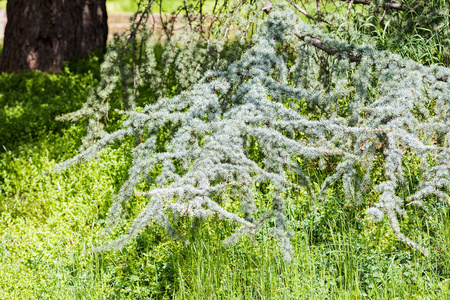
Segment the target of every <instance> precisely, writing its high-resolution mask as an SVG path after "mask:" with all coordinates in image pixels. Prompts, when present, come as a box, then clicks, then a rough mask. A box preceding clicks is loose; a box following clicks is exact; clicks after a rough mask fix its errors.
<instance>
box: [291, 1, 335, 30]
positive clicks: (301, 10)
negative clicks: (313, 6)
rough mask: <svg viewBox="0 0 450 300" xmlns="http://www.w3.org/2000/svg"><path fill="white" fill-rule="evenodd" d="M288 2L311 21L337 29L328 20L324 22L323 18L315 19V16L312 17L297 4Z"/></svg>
mask: <svg viewBox="0 0 450 300" xmlns="http://www.w3.org/2000/svg"><path fill="white" fill-rule="evenodd" d="M288 2H289V3H291V5H292V6H293V7H294V8H295V9H296V10H298V11H299V12H300V13H302V14H303V15H305V16H306V17H307V18H308V19H311V20H313V21H316V22H317V21H319V22H323V23H326V24H328V25H330V26H332V27H336V26H334V25H333V24H332V23H330V22H328V21H327V20H324V19H322V18H316V17H314V16H311V15H310V14H309V13H308V12H307V11H306V10H304V9H303V8H301V7H300V6H298V5H297V3H295V2H294V1H292V0H288Z"/></svg>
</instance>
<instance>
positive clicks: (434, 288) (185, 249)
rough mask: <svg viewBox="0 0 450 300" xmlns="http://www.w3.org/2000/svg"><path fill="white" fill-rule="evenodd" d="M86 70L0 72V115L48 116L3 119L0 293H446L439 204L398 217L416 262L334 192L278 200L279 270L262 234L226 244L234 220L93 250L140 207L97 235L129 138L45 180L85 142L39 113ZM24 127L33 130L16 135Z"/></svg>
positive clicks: (151, 233) (264, 189)
mask: <svg viewBox="0 0 450 300" xmlns="http://www.w3.org/2000/svg"><path fill="white" fill-rule="evenodd" d="M87 62H88V63H86V61H85V62H84V63H83V62H78V63H76V62H74V63H71V64H69V65H68V68H67V69H66V71H65V72H64V73H62V74H58V75H51V76H52V77H50V78H49V77H48V75H47V74H42V73H38V72H36V73H28V74H27V73H24V74H18V75H2V76H1V77H0V94H1V97H0V104H1V105H0V107H3V113H5V111H7V112H10V111H17V109H18V108H20V107H22V108H23V113H25V114H26V113H32V112H34V113H37V114H38V115H39V111H40V110H42V109H43V108H45V109H47V111H46V110H44V111H46V114H45V115H46V116H47V117H46V119H45V120H43V119H40V118H33V117H26V118H20V116H21V115H23V114H11V115H8V116H9V117H8V118H6V121H5V122H6V125H2V126H12V127H10V130H9V131H8V132H9V133H8V134H9V135H8V136H9V137H3V138H2V141H6V140H11V139H13V140H14V141H13V142H10V143H7V146H5V147H3V148H2V149H1V151H0V299H449V298H450V281H449V280H448V278H449V276H450V226H449V225H450V221H449V208H448V206H446V205H432V206H429V207H424V208H420V209H417V211H415V213H414V214H412V213H411V212H412V211H410V214H409V216H410V217H407V218H404V219H403V220H402V228H403V229H404V230H405V232H406V234H408V235H410V236H412V237H413V239H415V240H417V241H419V242H420V243H422V244H424V245H426V246H427V247H428V248H429V249H430V250H431V255H430V257H428V258H425V257H423V256H421V255H419V254H417V253H416V252H414V251H412V250H411V249H409V248H407V247H406V246H405V245H404V244H402V243H401V242H398V241H397V240H396V239H395V237H393V235H392V232H391V230H390V228H389V225H388V224H387V222H386V221H384V222H381V224H380V223H378V224H374V223H372V222H371V221H370V220H368V219H367V218H366V215H365V213H364V210H365V207H359V208H354V207H349V206H347V205H346V203H345V201H343V200H342V197H340V196H339V195H340V192H339V191H338V190H331V191H330V193H329V196H328V201H327V205H325V206H323V207H322V208H321V209H320V210H319V211H317V212H314V213H313V212H311V211H310V209H309V205H308V197H307V195H306V193H305V191H290V192H289V193H288V194H287V195H286V197H287V199H288V202H287V203H288V205H287V217H288V219H289V227H290V229H291V230H292V231H293V232H294V237H293V239H292V242H293V246H294V255H293V260H292V262H291V263H286V262H284V261H283V260H282V256H281V253H280V249H279V246H278V244H277V242H276V241H275V240H274V239H273V238H272V236H271V235H270V232H269V230H268V229H267V228H263V230H262V232H261V233H260V234H258V235H257V237H256V240H254V241H251V240H249V239H248V238H241V240H239V242H238V243H237V244H236V245H234V246H224V245H223V244H222V240H223V239H224V238H226V237H227V236H229V235H230V234H231V233H232V232H233V230H235V226H234V225H233V224H229V223H226V222H224V221H221V220H218V219H217V218H210V219H208V220H205V221H203V222H202V223H200V224H199V225H198V226H195V227H194V226H193V223H192V221H191V220H188V219H184V220H181V221H180V223H179V224H178V228H179V229H180V231H181V233H182V234H183V235H185V236H187V237H188V238H189V240H190V244H189V245H188V246H184V245H183V244H181V243H179V242H177V241H173V240H170V239H169V238H168V237H167V235H166V234H165V232H164V230H162V229H161V228H160V227H159V226H158V225H156V224H150V225H149V226H148V227H147V228H146V230H144V231H143V232H142V233H141V234H139V235H138V236H137V238H136V239H135V240H134V241H133V242H131V243H130V244H129V245H128V246H126V247H125V248H124V249H122V250H120V251H107V252H102V253H91V252H90V251H91V250H92V249H93V248H95V247H97V246H99V245H102V244H104V243H106V242H107V241H109V240H111V239H113V238H115V237H118V236H119V235H120V234H122V233H124V231H125V230H126V228H127V227H128V226H129V225H130V222H131V220H133V217H134V216H136V214H137V213H138V212H139V211H141V209H142V208H143V206H144V205H145V199H143V198H138V197H137V198H135V199H133V201H131V203H130V205H129V206H128V208H127V212H128V219H127V221H125V222H124V223H123V224H121V226H120V227H119V228H118V229H117V231H116V232H114V233H113V235H112V236H103V235H101V232H102V229H103V228H104V225H105V224H104V223H105V219H106V215H107V211H108V208H109V205H110V199H111V195H112V194H113V193H115V192H116V191H117V190H118V188H119V186H120V185H121V183H122V182H123V181H124V180H125V179H126V177H127V169H128V167H129V164H130V148H131V144H132V143H133V141H129V144H127V143H125V144H122V145H115V146H112V147H111V148H110V149H109V150H108V151H107V153H104V154H102V155H100V156H99V157H98V158H97V159H95V160H92V161H90V162H89V163H87V164H85V165H81V166H78V167H75V168H72V169H71V170H69V171H68V172H66V173H64V174H54V173H52V172H51V168H52V167H53V166H54V165H55V164H56V163H57V162H61V161H63V160H65V159H67V158H69V157H72V156H73V155H74V154H75V153H76V152H77V150H78V148H79V146H80V144H81V136H83V135H84V131H83V126H82V125H83V124H82V123H79V124H74V125H69V124H67V123H61V122H57V121H54V119H53V117H51V116H55V115H57V114H60V113H61V107H59V106H58V105H55V103H58V102H63V101H62V99H63V98H64V99H66V98H67V97H68V95H67V92H68V91H69V90H70V89H75V88H76V87H77V86H82V87H83V88H82V89H81V90H79V91H78V92H77V93H78V94H80V95H81V92H80V91H83V90H85V89H86V88H87V86H88V85H87V82H95V80H96V78H98V74H97V73H95V72H91V71H89V70H92V71H95V70H96V69H98V64H97V63H96V62H92V60H87ZM83 66H84V67H83ZM13 86H14V87H15V88H14V89H13V88H12V87H13ZM39 91H41V92H39ZM74 92H76V90H75V91H74ZM33 95H34V98H33V97H32V96H33ZM13 99H14V102H12V100H13ZM81 102H82V101H81V100H80V101H78V100H77V101H73V102H63V103H69V104H68V106H67V107H62V109H63V111H66V110H69V111H71V110H74V109H76V107H78V106H79V105H81ZM6 104H7V105H6ZM13 108H14V109H13ZM19 110H20V109H19ZM14 117H18V118H16V119H14ZM8 124H16V125H15V126H13V125H8ZM28 127H29V128H34V129H33V130H32V131H31V132H30V134H29V136H22V135H21V132H22V131H23V130H24V128H28ZM47 128H52V131H51V132H50V131H48V130H46V129H47ZM12 137H14V138H12ZM47 172H48V173H47ZM310 175H311V176H314V177H316V178H319V179H320V177H321V176H322V174H321V173H320V172H319V171H318V172H317V173H316V174H310ZM411 176H413V175H411ZM255 192H256V195H257V201H258V203H259V204H258V206H259V207H261V208H263V207H264V206H265V205H270V203H271V198H270V186H264V185H259V186H256V187H255ZM227 205H230V206H233V205H235V203H233V202H232V201H231V202H229V203H228V204H227ZM408 209H412V208H408ZM414 215H417V216H418V217H413V216H414Z"/></svg>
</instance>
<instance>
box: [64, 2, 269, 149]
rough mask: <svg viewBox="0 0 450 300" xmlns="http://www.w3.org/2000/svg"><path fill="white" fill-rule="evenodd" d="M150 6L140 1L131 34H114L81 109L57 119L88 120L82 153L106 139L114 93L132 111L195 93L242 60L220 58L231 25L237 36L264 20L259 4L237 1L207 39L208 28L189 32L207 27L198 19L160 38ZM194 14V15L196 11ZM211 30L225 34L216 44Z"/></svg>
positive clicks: (223, 9)
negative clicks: (208, 77) (212, 73)
mask: <svg viewBox="0 0 450 300" xmlns="http://www.w3.org/2000/svg"><path fill="white" fill-rule="evenodd" d="M146 2H147V1H139V3H138V5H139V9H138V12H137V13H136V14H135V15H134V16H133V18H132V19H131V20H130V22H131V25H130V29H129V30H128V31H127V32H124V33H121V34H115V35H114V39H113V40H112V41H111V42H110V43H109V44H108V50H107V52H106V54H105V57H104V62H103V63H102V65H101V68H100V74H101V77H100V82H99V84H98V85H97V86H96V87H95V88H94V89H92V90H91V91H90V94H89V96H88V98H87V100H86V102H85V103H84V105H83V107H81V108H80V109H79V110H77V111H74V112H72V113H68V114H65V115H62V116H60V117H58V118H57V119H59V120H66V121H72V122H73V121H77V120H80V119H83V118H84V119H85V120H86V128H87V136H85V138H84V139H83V146H82V149H85V148H87V147H89V146H90V145H92V144H93V143H94V142H96V141H97V140H98V139H101V138H103V137H105V136H107V135H108V133H107V132H106V131H105V130H104V127H105V124H107V123H108V119H109V114H110V113H111V107H110V99H111V97H112V96H113V93H114V92H115V91H119V92H120V94H121V97H122V99H121V101H120V104H121V106H122V109H123V110H124V111H134V110H135V109H136V107H137V105H139V104H142V103H149V102H154V101H156V100H158V99H160V98H161V97H164V96H168V95H171V96H172V95H176V94H179V93H180V92H181V91H183V90H187V89H189V88H191V87H192V86H193V85H194V84H195V83H196V82H198V80H200V79H201V78H202V77H203V75H204V73H205V72H206V71H207V70H221V69H224V68H226V66H227V65H228V64H229V60H230V59H235V58H236V57H237V56H238V55H240V51H235V53H234V55H232V53H229V52H230V51H228V53H225V54H224V53H222V52H223V50H224V43H225V41H226V38H227V33H228V32H229V30H228V29H229V28H230V26H233V28H234V30H235V31H236V34H238V35H239V34H241V31H243V29H241V27H242V28H247V29H248V25H249V24H254V23H255V22H256V21H257V20H258V19H259V18H261V15H262V12H261V11H260V9H258V6H257V4H253V5H251V4H244V5H238V4H237V3H235V2H236V1H231V3H230V7H236V6H238V7H239V8H240V13H236V11H235V10H231V11H227V10H226V8H227V4H228V2H230V1H225V2H224V3H223V5H222V6H221V7H220V9H218V10H219V11H220V12H221V15H218V16H216V18H215V23H218V24H220V26H214V27H213V26H212V25H213V24H210V25H211V28H210V32H209V35H210V36H209V37H206V36H205V32H204V29H202V30H201V31H200V32H199V30H198V28H197V29H196V30H189V29H190V28H191V27H192V26H194V25H195V26H203V27H204V26H205V25H204V24H203V23H207V22H205V21H203V23H202V22H198V20H197V21H195V20H194V21H192V22H193V23H194V24H189V25H190V26H188V24H184V25H185V26H184V28H183V30H181V31H180V32H177V33H175V32H174V31H173V30H169V32H166V33H161V32H158V33H157V32H155V28H154V27H155V26H154V25H155V24H153V26H151V25H152V23H151V22H148V21H149V18H150V8H151V5H150V6H147V5H148V4H149V3H146ZM148 2H151V3H153V2H154V1H148ZM200 2H201V1H199V3H200ZM239 2H240V1H238V3H239ZM241 4H242V3H241ZM197 5H198V4H197ZM255 5H256V9H255ZM244 12H245V13H244ZM191 13H195V10H194V11H192V12H191ZM150 19H153V20H154V18H150ZM185 22H186V20H185ZM215 23H214V24H215ZM203 27H202V28H203ZM216 27H217V28H216ZM211 29H214V31H215V35H220V34H223V32H225V35H224V36H223V38H214V39H213V38H211V36H212V33H211ZM161 35H162V36H161ZM138 37H139V38H138ZM161 40H163V41H164V44H165V46H164V48H163V52H162V54H161V56H162V57H161V61H162V62H163V64H162V65H158V63H157V58H156V54H155V52H154V48H155V44H156V43H158V42H161ZM237 50H239V49H237ZM174 83H176V84H174ZM143 86H145V89H146V90H151V91H152V94H153V99H142V96H141V95H140V92H141V88H142V87H143ZM171 89H172V90H171Z"/></svg>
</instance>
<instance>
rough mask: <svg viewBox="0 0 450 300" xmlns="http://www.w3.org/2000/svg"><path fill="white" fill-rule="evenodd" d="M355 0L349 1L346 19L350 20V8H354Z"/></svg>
mask: <svg viewBox="0 0 450 300" xmlns="http://www.w3.org/2000/svg"><path fill="white" fill-rule="evenodd" d="M353 1H354V0H350V1H349V2H348V8H347V14H346V15H345V19H346V20H348V16H349V14H350V9H351V8H352V4H353Z"/></svg>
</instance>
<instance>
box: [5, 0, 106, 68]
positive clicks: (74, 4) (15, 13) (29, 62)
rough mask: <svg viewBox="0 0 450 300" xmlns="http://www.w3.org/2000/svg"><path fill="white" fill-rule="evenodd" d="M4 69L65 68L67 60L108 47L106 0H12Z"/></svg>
mask: <svg viewBox="0 0 450 300" xmlns="http://www.w3.org/2000/svg"><path fill="white" fill-rule="evenodd" d="M6 13H7V17H8V22H7V24H6V29H5V38H4V47H3V53H2V56H1V59H0V71H1V72H17V71H22V70H41V71H44V72H51V71H54V72H58V71H61V69H62V65H63V62H64V61H65V60H68V59H71V58H73V57H80V56H82V55H83V54H85V53H86V52H89V53H90V52H91V51H92V50H93V49H94V48H103V49H105V48H106V39H107V37H108V24H107V19H108V16H107V13H106V0H8V2H7V6H6Z"/></svg>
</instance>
